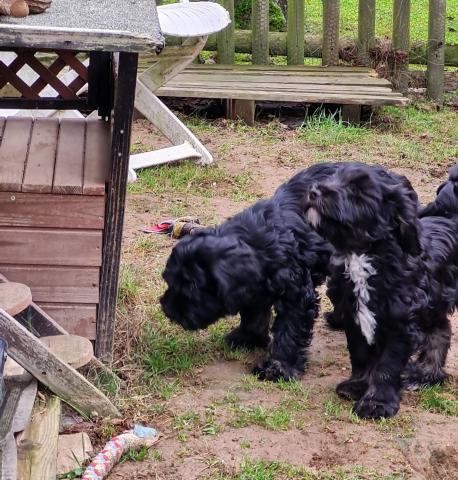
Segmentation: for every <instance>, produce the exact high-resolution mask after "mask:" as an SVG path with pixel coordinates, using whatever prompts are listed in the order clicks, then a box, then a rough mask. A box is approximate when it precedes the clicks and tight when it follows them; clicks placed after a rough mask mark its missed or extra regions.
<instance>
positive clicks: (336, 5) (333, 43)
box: [322, 0, 340, 65]
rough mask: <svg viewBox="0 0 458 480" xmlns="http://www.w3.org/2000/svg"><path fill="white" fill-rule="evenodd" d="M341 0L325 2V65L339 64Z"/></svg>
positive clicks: (327, 0)
mask: <svg viewBox="0 0 458 480" xmlns="http://www.w3.org/2000/svg"><path fill="white" fill-rule="evenodd" d="M339 20H340V2H339V0H323V54H322V56H323V59H322V61H323V65H338V64H339Z"/></svg>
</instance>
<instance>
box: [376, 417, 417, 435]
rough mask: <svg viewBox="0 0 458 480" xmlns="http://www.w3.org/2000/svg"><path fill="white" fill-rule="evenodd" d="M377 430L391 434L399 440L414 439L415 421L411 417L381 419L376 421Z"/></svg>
mask: <svg viewBox="0 0 458 480" xmlns="http://www.w3.org/2000/svg"><path fill="white" fill-rule="evenodd" d="M375 425H376V427H377V430H379V431H381V432H384V433H390V434H393V435H394V436H396V437H398V438H412V437H413V436H414V433H415V428H414V426H413V419H412V417H410V416H409V415H396V416H395V417H392V418H380V419H379V420H376V421H375Z"/></svg>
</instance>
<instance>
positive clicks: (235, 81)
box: [157, 65, 408, 125]
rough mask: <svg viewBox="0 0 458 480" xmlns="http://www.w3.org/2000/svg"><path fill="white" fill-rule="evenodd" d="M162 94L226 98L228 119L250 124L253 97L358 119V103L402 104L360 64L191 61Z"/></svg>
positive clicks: (398, 96)
mask: <svg viewBox="0 0 458 480" xmlns="http://www.w3.org/2000/svg"><path fill="white" fill-rule="evenodd" d="M157 95H158V96H162V97H194V98H219V99H225V100H227V106H228V108H227V114H228V116H229V118H233V119H235V118H242V119H243V120H245V121H246V122H247V123H248V124H249V125H253V123H254V112H255V104H256V101H276V102H304V103H310V104H334V105H342V118H343V119H344V120H346V121H352V122H359V119H360V112H361V107H362V106H363V105H370V106H378V105H400V106H402V105H405V104H406V103H407V102H408V99H407V98H406V97H404V96H403V95H402V94H400V93H397V92H393V90H392V88H391V83H390V82H389V81H388V80H385V79H383V78H379V77H378V76H377V73H376V72H375V71H374V70H372V69H369V68H365V67H318V66H317V67H300V66H299V67H296V66H278V67H276V66H270V65H269V66H264V65H190V66H189V67H188V68H186V69H185V70H184V71H182V72H181V73H179V74H178V75H177V76H176V77H174V78H173V79H172V80H171V81H169V82H168V83H166V84H165V85H164V86H162V87H161V88H160V89H159V90H158V93H157Z"/></svg>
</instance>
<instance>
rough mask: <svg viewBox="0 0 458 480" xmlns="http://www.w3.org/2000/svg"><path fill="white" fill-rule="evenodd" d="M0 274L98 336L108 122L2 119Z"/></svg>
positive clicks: (71, 327) (74, 328)
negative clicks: (24, 285) (28, 288)
mask: <svg viewBox="0 0 458 480" xmlns="http://www.w3.org/2000/svg"><path fill="white" fill-rule="evenodd" d="M0 137H1V139H0V272H1V273H2V274H4V275H5V276H6V277H7V278H8V279H9V280H11V281H15V282H20V283H25V284H27V285H29V286H30V288H31V290H32V295H33V299H34V301H35V302H36V303H38V304H39V305H40V306H41V307H42V308H43V309H44V310H45V311H46V312H48V313H49V314H50V315H52V316H53V317H54V318H55V319H56V321H58V322H59V323H61V325H62V326H63V327H64V328H65V329H66V330H68V331H69V332H70V333H75V334H78V335H81V336H85V337H88V338H90V339H95V338H96V318H97V306H98V304H99V286H100V268H101V265H102V240H103V234H104V226H105V218H104V217H105V201H106V181H107V180H108V177H109V173H110V148H111V132H110V123H108V122H105V121H103V120H99V119H96V120H88V119H61V120H59V119H55V118H37V119H35V120H33V119H32V118H28V117H20V118H19V117H8V118H0Z"/></svg>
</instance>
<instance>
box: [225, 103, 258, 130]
mask: <svg viewBox="0 0 458 480" xmlns="http://www.w3.org/2000/svg"><path fill="white" fill-rule="evenodd" d="M255 110H256V103H255V102H254V100H232V105H231V109H230V118H231V119H232V120H238V119H240V120H243V121H244V122H245V123H246V124H247V125H250V126H253V125H254V113H255Z"/></svg>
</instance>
